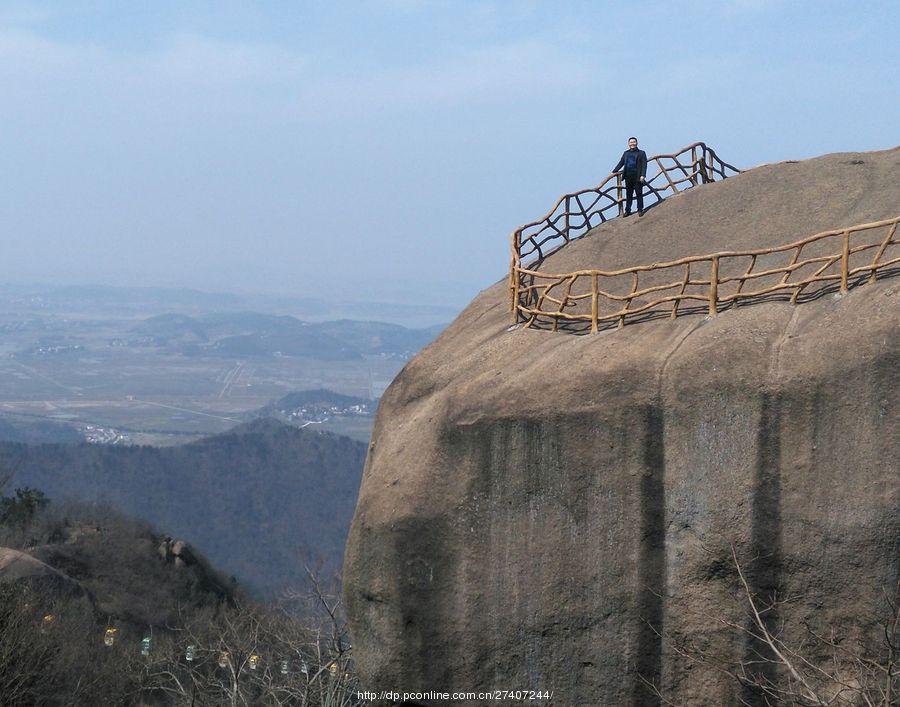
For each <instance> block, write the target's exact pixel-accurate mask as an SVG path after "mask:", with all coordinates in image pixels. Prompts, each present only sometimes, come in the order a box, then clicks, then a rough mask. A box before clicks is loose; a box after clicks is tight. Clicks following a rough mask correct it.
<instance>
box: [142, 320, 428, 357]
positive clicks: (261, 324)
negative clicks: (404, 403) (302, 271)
mask: <svg viewBox="0 0 900 707" xmlns="http://www.w3.org/2000/svg"><path fill="white" fill-rule="evenodd" d="M442 328H443V327H442V325H438V326H432V327H428V328H426V329H409V328H407V327H403V326H400V325H399V324H390V323H386V322H371V321H356V320H351V319H341V320H336V321H329V322H321V323H311V322H305V321H302V320H300V319H297V318H296V317H292V316H289V315H274V314H263V313H260V312H217V313H213V314H205V315H202V316H196V317H192V316H188V315H185V314H175V313H168V314H160V315H156V316H153V317H149V318H147V319H144V320H143V321H141V322H139V323H138V324H136V325H134V326H133V327H132V328H131V333H132V334H133V335H134V337H136V338H134V339H133V340H132V341H133V343H137V344H143V345H150V346H164V347H168V348H170V349H175V350H179V351H180V352H181V353H183V354H185V355H201V354H202V355H214V356H216V355H218V356H229V357H243V356H246V357H252V356H278V355H281V356H297V357H305V358H317V359H322V360H353V359H358V358H361V357H362V356H367V355H369V356H371V355H381V356H398V357H404V358H409V357H410V356H412V355H413V354H415V353H416V352H417V351H419V350H420V349H421V348H422V347H424V346H426V345H427V344H429V343H430V342H431V340H432V339H433V338H434V337H435V336H436V334H437V333H438V332H439V331H440V330H441V329H442Z"/></svg>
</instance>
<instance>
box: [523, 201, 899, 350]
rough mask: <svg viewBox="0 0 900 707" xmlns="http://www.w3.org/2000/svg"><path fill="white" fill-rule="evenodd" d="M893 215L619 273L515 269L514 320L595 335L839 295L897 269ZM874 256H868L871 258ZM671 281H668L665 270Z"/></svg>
mask: <svg viewBox="0 0 900 707" xmlns="http://www.w3.org/2000/svg"><path fill="white" fill-rule="evenodd" d="M898 222H900V216H896V217H894V218H890V219H885V220H883V221H875V222H872V223H864V224H861V225H858V226H850V227H848V228H842V229H836V230H832V231H823V232H822V233H817V234H815V235H813V236H809V237H807V238H804V239H802V240H799V241H796V242H794V243H788V244H786V245H782V246H777V247H774V248H761V249H758V250H744V251H722V252H719V253H712V254H709V255H697V256H691V257H687V258H681V259H679V260H672V261H669V262H664V263H653V264H652V265H639V266H635V267H630V268H623V269H621V270H612V271H604V270H578V271H576V272H570V273H563V274H551V273H547V272H543V271H540V270H537V269H534V268H523V267H517V266H515V264H514V268H513V273H512V277H514V278H515V281H516V283H518V291H517V292H516V299H515V300H514V306H515V313H514V315H515V317H516V321H525V322H526V326H533V325H535V324H539V325H543V324H548V323H549V325H550V327H551V328H552V329H553V331H557V330H558V329H560V328H565V329H569V330H575V331H579V330H580V331H587V330H588V329H589V330H590V331H592V332H596V331H598V330H599V329H601V328H608V327H610V326H620V327H621V326H624V325H625V323H626V322H628V321H639V320H645V319H654V318H658V317H660V316H668V317H672V318H674V317H676V316H678V315H679V314H683V313H688V312H697V311H706V312H707V313H708V314H709V315H715V314H716V313H717V312H719V311H721V310H722V309H725V308H727V307H731V306H737V305H738V304H741V303H746V302H750V301H761V300H766V299H778V298H783V299H789V300H790V302H792V303H794V304H796V303H797V302H799V301H805V300H807V299H812V298H814V297H817V296H820V295H822V294H824V293H826V292H828V291H839V292H841V293H844V292H847V290H848V289H849V288H850V287H852V286H855V285H859V284H863V283H865V282H874V281H875V279H876V277H877V276H878V274H879V273H880V272H884V273H886V272H888V271H889V270H890V269H892V268H893V269H894V270H896V269H898V268H900V265H898V264H900V253H898V250H900V249H898V248H897V245H898V244H897V241H896V240H894V237H895V235H896V233H897V224H898ZM872 251H874V255H872ZM673 272H674V273H677V277H676V278H675V279H670V278H671V274H672V273H673Z"/></svg>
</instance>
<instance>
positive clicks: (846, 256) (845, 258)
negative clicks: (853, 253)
mask: <svg viewBox="0 0 900 707" xmlns="http://www.w3.org/2000/svg"><path fill="white" fill-rule="evenodd" d="M849 272H850V231H844V249H843V252H842V253H841V294H845V293H846V292H847V278H848V274H849Z"/></svg>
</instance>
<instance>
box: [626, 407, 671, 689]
mask: <svg viewBox="0 0 900 707" xmlns="http://www.w3.org/2000/svg"><path fill="white" fill-rule="evenodd" d="M643 426H644V442H643V447H644V449H643V467H644V468H643V473H642V475H641V489H640V494H641V535H640V537H641V546H640V564H639V566H638V588H637V591H638V596H637V613H638V621H639V623H638V628H637V664H636V666H635V668H636V672H637V674H636V675H635V676H634V683H633V686H632V704H634V705H657V704H659V698H658V696H657V695H655V694H654V693H653V692H652V691H651V690H650V689H649V688H648V686H647V684H646V683H645V682H644V680H646V681H648V682H652V683H653V684H654V685H657V686H658V685H659V684H660V677H661V675H662V639H661V638H660V636H661V635H662V633H663V608H664V607H663V597H664V596H665V593H666V506H665V491H664V489H665V471H666V469H665V456H664V441H663V434H664V431H665V430H664V422H663V411H662V407H661V406H659V405H648V406H647V407H645V408H644V409H643ZM641 678H643V680H642V679H641Z"/></svg>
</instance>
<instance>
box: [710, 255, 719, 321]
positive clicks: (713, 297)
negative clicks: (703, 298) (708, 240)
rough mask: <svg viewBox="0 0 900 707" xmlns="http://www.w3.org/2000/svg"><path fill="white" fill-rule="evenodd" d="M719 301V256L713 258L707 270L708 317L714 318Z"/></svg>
mask: <svg viewBox="0 0 900 707" xmlns="http://www.w3.org/2000/svg"><path fill="white" fill-rule="evenodd" d="M718 300H719V256H717V255H716V256H713V259H712V264H711V266H710V268H709V316H711V317H714V316H716V312H717V311H718Z"/></svg>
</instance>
